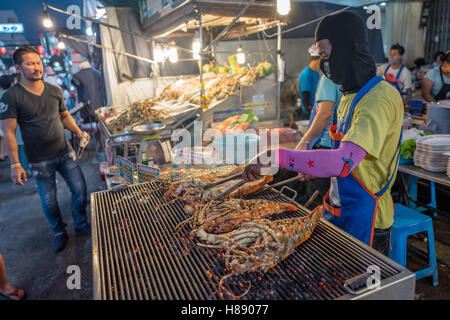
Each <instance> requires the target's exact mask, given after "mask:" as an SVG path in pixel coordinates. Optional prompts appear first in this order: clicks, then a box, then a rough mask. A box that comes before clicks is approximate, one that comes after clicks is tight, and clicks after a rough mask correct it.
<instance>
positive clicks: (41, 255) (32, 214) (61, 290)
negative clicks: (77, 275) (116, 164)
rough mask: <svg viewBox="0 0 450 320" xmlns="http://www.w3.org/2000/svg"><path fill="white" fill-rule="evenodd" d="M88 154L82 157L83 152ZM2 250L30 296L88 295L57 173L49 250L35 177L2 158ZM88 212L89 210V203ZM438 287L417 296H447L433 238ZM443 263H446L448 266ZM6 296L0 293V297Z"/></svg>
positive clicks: (80, 241)
mask: <svg viewBox="0 0 450 320" xmlns="http://www.w3.org/2000/svg"><path fill="white" fill-rule="evenodd" d="M85 158H86V157H85ZM93 158H94V156H93V155H92V154H91V159H86V160H82V161H81V167H82V170H83V173H84V176H85V178H86V181H87V185H88V193H91V192H95V191H99V190H102V189H104V182H102V181H101V179H100V176H99V173H98V162H97V160H94V159H93ZM1 174H3V176H0V253H1V254H2V255H3V257H4V259H5V262H6V271H7V274H8V279H9V281H10V282H11V283H12V284H13V285H15V286H17V287H20V288H23V289H24V290H26V292H27V294H28V299H32V300H78V299H87V300H89V299H92V244H91V238H90V237H89V236H76V235H75V232H74V230H73V222H72V217H71V211H70V192H69V189H68V188H67V186H66V184H65V182H64V180H63V179H62V178H61V176H59V177H58V181H59V182H58V202H59V205H60V208H61V212H62V214H63V217H64V221H65V222H66V223H67V225H68V227H67V232H68V234H69V242H68V245H67V247H66V249H64V250H63V251H62V252H60V253H58V254H55V253H54V252H53V250H52V245H53V234H52V232H51V230H50V225H49V223H48V222H47V220H46V218H45V216H44V214H43V212H42V209H41V204H40V198H39V194H38V193H37V188H36V186H35V183H34V181H33V179H32V178H31V179H29V181H28V182H27V183H26V184H25V187H19V186H16V185H14V184H13V183H12V182H11V180H10V178H9V161H4V162H0V175H1ZM88 214H89V216H90V210H89V206H88ZM434 228H435V234H436V237H437V238H441V239H444V240H446V242H447V243H450V231H449V230H450V220H449V219H447V218H444V217H438V218H437V219H435V222H434ZM409 243H410V244H413V245H414V246H415V247H417V248H420V249H422V250H424V251H425V248H426V242H425V241H424V240H423V239H420V238H417V239H413V238H411V239H409ZM436 252H437V257H438V259H441V261H442V262H444V264H441V265H439V286H437V287H433V286H432V284H431V278H426V279H422V280H418V281H417V282H416V299H421V300H422V299H424V300H433V299H445V300H450V269H449V268H448V267H447V266H448V265H450V247H449V246H447V245H446V244H444V243H442V242H439V241H437V242H436ZM70 265H77V266H79V267H80V269H81V289H80V290H76V289H75V290H69V289H68V288H67V285H66V282H67V279H68V277H69V276H70V275H69V274H67V273H66V270H67V268H68V266H70ZM446 265H447V266H446ZM422 267H424V263H423V262H422V261H421V260H420V259H417V258H416V257H414V256H411V255H408V268H409V269H410V270H413V271H415V270H417V269H419V268H422ZM2 299H4V298H3V297H1V296H0V300H2Z"/></svg>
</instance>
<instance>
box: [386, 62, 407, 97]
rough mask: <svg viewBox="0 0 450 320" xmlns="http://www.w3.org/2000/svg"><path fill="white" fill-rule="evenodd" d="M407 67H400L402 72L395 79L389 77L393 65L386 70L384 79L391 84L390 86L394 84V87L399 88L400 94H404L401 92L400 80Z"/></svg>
mask: <svg viewBox="0 0 450 320" xmlns="http://www.w3.org/2000/svg"><path fill="white" fill-rule="evenodd" d="M404 67H405V65H403V64H402V66H401V67H400V70H399V71H398V73H397V76H396V77H395V78H392V77H387V73H388V71H389V69H390V68H391V65H390V64H389V65H388V66H387V68H386V71H384V78H385V79H386V81H387V82H389V83H390V84H392V85H393V86H394V87H396V88H397V90H398V92H400V93H402V90H400V84H399V81H398V79H400V74H401V73H402V71H403V68H404Z"/></svg>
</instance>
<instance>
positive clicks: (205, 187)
mask: <svg viewBox="0 0 450 320" xmlns="http://www.w3.org/2000/svg"><path fill="white" fill-rule="evenodd" d="M241 177H242V172H239V173H236V174H233V175H231V176H229V177H227V178H225V179H222V180H219V181H216V182H213V183H210V184H207V185H206V186H204V187H203V190H207V189H210V188H212V187H215V186H218V185H221V184H223V183H225V182H228V181H231V180H236V179H239V178H241Z"/></svg>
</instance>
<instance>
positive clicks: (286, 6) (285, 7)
mask: <svg viewBox="0 0 450 320" xmlns="http://www.w3.org/2000/svg"><path fill="white" fill-rule="evenodd" d="M277 11H278V13H279V14H281V15H282V16H284V15H287V14H288V13H289V11H291V0H277Z"/></svg>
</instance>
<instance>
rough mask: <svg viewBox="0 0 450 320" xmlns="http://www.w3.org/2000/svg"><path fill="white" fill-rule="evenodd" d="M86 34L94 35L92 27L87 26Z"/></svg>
mask: <svg viewBox="0 0 450 320" xmlns="http://www.w3.org/2000/svg"><path fill="white" fill-rule="evenodd" d="M86 35H88V36H89V37H92V36H93V35H94V33H93V32H92V28H91V27H87V28H86Z"/></svg>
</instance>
